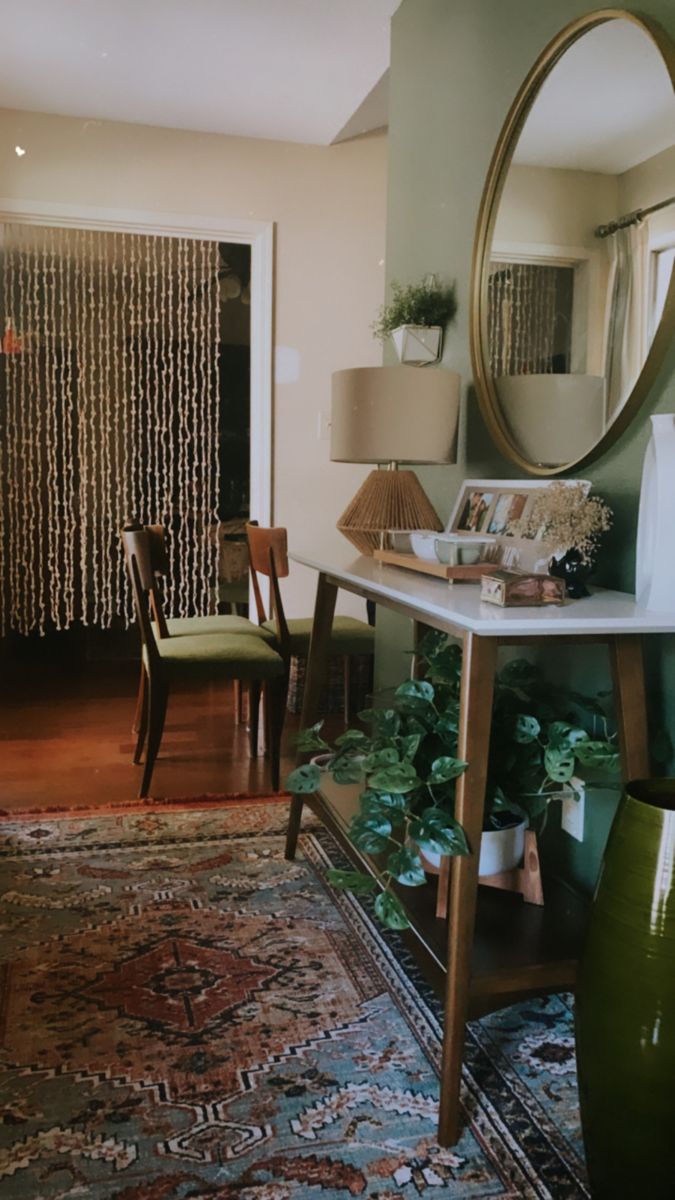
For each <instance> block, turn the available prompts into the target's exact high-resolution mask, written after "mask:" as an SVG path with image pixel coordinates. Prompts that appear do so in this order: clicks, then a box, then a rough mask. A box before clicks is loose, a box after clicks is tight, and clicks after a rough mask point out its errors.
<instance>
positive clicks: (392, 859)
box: [286, 630, 618, 929]
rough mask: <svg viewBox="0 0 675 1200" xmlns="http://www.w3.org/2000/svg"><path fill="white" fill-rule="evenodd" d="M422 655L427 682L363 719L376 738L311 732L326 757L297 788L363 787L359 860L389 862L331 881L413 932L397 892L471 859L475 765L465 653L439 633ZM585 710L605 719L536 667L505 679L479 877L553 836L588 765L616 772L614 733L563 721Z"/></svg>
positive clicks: (354, 831)
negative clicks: (466, 777) (468, 795)
mask: <svg viewBox="0 0 675 1200" xmlns="http://www.w3.org/2000/svg"><path fill="white" fill-rule="evenodd" d="M420 652H421V658H422V661H423V665H424V667H425V671H426V674H425V678H424V679H415V680H406V682H405V683H402V684H401V685H400V686H399V687H398V688H397V689H396V691H395V693H394V696H393V699H392V701H391V704H390V705H389V706H388V707H386V708H375V709H369V710H367V711H366V712H364V713H361V714H360V718H361V719H362V720H363V722H364V725H366V726H367V728H368V732H366V730H365V729H364V730H362V729H348V730H347V731H346V732H345V733H343V734H341V735H340V736H339V737H338V738H337V739H336V741H335V745H334V746H333V747H331V746H330V745H329V744H328V743H327V742H326V741H325V740H324V738H323V737H322V735H321V722H319V723H318V724H317V725H315V726H313V727H312V728H311V729H309V730H305V731H303V733H301V734H300V737H299V749H300V750H302V751H304V752H307V753H312V752H314V753H315V754H317V756H318V757H317V758H315V759H314V760H313V761H312V762H310V763H306V764H304V765H303V766H301V767H298V768H296V770H295V771H293V772H292V773H291V774H290V775H289V777H288V779H287V781H286V787H287V788H288V790H289V791H290V792H293V793H295V794H309V793H312V792H315V791H317V790H318V788H319V787H320V786H321V785H322V777H323V776H324V775H325V774H327V775H329V776H330V777H331V781H332V783H335V784H336V785H338V786H340V787H343V786H345V785H349V786H351V787H352V788H353V789H354V800H355V804H356V805H357V811H356V813H355V815H354V816H353V817H352V819H351V821H350V825H349V835H350V837H351V839H352V840H353V842H354V845H355V846H356V847H357V848H358V849H359V850H362V851H363V852H364V853H366V854H369V855H377V856H379V861H380V865H381V872H380V879H379V880H376V879H374V878H372V877H371V876H370V875H368V874H366V873H364V872H360V871H331V872H330V875H329V878H330V880H331V882H332V883H334V884H335V885H337V886H340V887H345V888H348V889H351V890H353V891H357V892H376V891H377V892H378V895H377V897H376V899H375V911H376V914H377V915H378V916H379V918H380V919H381V920H382V921H383V922H384V924H386V925H388V926H390V927H391V928H394V929H402V928H405V927H406V926H407V925H408V918H407V916H406V913H405V909H404V907H403V905H402V904H401V901H400V899H399V897H398V895H397V894H396V891H395V890H394V885H395V884H397V883H398V884H400V885H403V886H404V887H418V886H420V885H422V884H423V883H425V882H426V874H425V862H426V864H427V867H428V868H429V867H431V868H432V869H433V867H435V866H436V867H437V865H438V864H439V862H440V858H441V856H443V855H459V854H466V853H468V849H469V847H468V844H467V840H466V836H465V833H464V830H463V829H462V827H461V825H460V824H459V822H458V821H457V820H456V818H455V815H454V802H455V786H456V780H457V779H458V777H459V776H460V775H461V774H462V773H463V771H465V770H466V767H467V764H466V763H465V762H463V761H462V760H460V759H459V758H458V757H457V735H458V723H459V690H460V677H461V668H462V661H461V650H460V648H459V647H458V646H456V645H455V644H453V643H450V642H448V640H447V638H446V636H445V635H444V634H442V633H439V632H437V631H435V630H430V631H429V632H428V633H427V634H426V635H425V637H424V638H423V639H422V643H421V647H420ZM574 706H576V707H577V708H579V709H583V710H584V712H586V713H587V714H588V715H590V717H591V718H592V720H593V721H600V720H602V721H604V717H602V718H601V716H600V714H601V711H602V710H601V709H600V706H599V705H598V704H597V703H596V702H595V701H593V700H587V699H586V698H584V697H581V696H577V695H576V694H573V693H566V692H562V691H559V692H556V690H555V689H551V687H550V685H548V684H546V683H544V681H543V680H542V679H541V677H540V676H539V674H538V672H537V670H536V668H534V667H533V666H532V664H530V663H529V662H525V661H524V660H518V661H517V662H514V663H511V664H509V665H508V666H507V667H506V668H505V669H504V670H503V671H502V672H501V673H500V676H499V677H498V679H497V682H496V698H495V706H494V717H493V728H492V739H491V750H490V763H489V770H488V787H487V790H486V812H485V826H484V828H485V833H484V835H483V839H482V842H483V843H484V847H483V845H482V846H481V858H480V862H479V876H480V875H484V876H489V875H492V874H494V873H496V872H497V871H499V870H509V869H510V868H511V867H513V866H515V865H517V861H518V857H519V856H521V855H522V845H523V841H522V835H523V833H524V830H525V828H526V827H527V825H528V824H533V825H538V826H539V827H540V828H541V827H543V823H544V821H545V816H546V811H547V807H548V803H549V801H550V800H551V799H552V798H553V796H554V795H556V794H559V793H560V791H561V789H562V788H563V787H564V786H569V785H570V781H572V780H573V778H574V777H575V770H577V769H578V766H579V764H582V765H593V766H601V767H603V768H604V769H605V770H610V771H611V770H615V769H616V765H617V761H618V754H617V751H616V745H615V737H614V735H612V734H610V733H609V732H608V730H607V727H606V724H604V725H603V726H602V729H601V730H600V731H599V736H595V733H596V732H598V731H596V730H595V729H593V728H591V731H590V732H589V731H587V730H586V729H584V728H582V727H581V726H580V725H578V724H574V725H573V724H572V723H570V722H568V721H565V720H562V719H560V713H561V712H563V713H564V712H566V711H567V709H568V708H570V707H574ZM535 714H538V715H535ZM572 786H573V785H572ZM514 830H516V833H515V834H514ZM502 842H503V843H504V844H505V847H506V848H505V850H504V849H502V848H501V847H500V845H499V844H500V843H502ZM495 843H496V844H497V848H496V849H495ZM509 852H510V853H509ZM495 854H496V855H497V857H496V858H495ZM514 855H515V861H514Z"/></svg>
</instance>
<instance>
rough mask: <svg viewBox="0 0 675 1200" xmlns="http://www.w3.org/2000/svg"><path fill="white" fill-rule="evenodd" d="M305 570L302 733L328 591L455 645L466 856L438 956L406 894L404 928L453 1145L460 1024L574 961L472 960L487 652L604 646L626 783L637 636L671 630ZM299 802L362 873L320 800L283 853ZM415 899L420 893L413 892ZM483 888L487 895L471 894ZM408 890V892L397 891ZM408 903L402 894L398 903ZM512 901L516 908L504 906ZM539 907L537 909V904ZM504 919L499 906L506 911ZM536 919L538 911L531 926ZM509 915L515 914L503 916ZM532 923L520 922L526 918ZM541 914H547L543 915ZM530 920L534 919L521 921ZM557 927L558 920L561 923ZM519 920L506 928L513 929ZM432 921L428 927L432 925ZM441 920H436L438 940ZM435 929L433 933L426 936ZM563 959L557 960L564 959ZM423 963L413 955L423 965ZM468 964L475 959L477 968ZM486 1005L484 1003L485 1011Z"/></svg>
mask: <svg viewBox="0 0 675 1200" xmlns="http://www.w3.org/2000/svg"><path fill="white" fill-rule="evenodd" d="M291 558H292V559H293V560H294V561H296V562H298V563H301V564H302V565H303V566H305V567H310V568H313V569H314V570H316V571H318V574H319V579H318V587H317V595H316V607H315V612H314V625H313V631H312V639H311V645H310V651H309V660H308V664H307V677H306V682H305V695H304V705H303V712H302V726H303V728H306V727H307V726H309V725H312V724H313V723H314V721H315V720H316V718H317V713H318V699H319V692H320V688H321V684H322V681H323V680H324V679H325V677H326V671H327V664H328V644H329V637H330V630H331V625H332V621H333V614H334V611H335V601H336V596H337V591H338V588H343V589H346V590H347V591H349V592H353V593H355V594H356V595H358V596H362V597H364V598H365V599H366V600H370V601H373V602H374V603H375V604H379V605H384V606H385V607H387V608H390V609H393V610H394V611H396V612H399V613H401V614H403V615H404V616H406V617H409V618H411V619H412V620H413V621H415V622H419V623H421V624H424V625H427V626H431V627H432V628H434V629H439V630H442V631H443V632H444V633H448V634H450V635H451V636H453V637H455V638H458V639H459V640H460V641H461V643H462V648H463V660H462V680H461V706H460V722H459V745H458V756H459V757H460V758H462V759H465V760H466V761H467V762H468V764H469V766H468V768H467V770H466V772H465V773H464V774H463V775H461V776H460V777H459V779H458V780H457V792H456V806H455V812H456V817H457V819H458V820H459V821H460V822H461V824H462V825H463V827H464V829H465V831H466V834H467V837H468V841H469V845H470V846H471V849H472V853H471V854H469V855H466V856H462V857H459V858H457V859H454V860H453V862H452V869H451V871H450V880H449V886H450V891H449V913H448V920H447V936H446V937H445V948H444V952H443V951H441V952H440V953H439V952H438V945H439V940H438V936H436V939H435V941H434V937H433V936H432V937H430V938H429V937H427V936H426V935H425V929H428V927H429V923H430V922H429V917H428V914H427V916H426V917H424V916H422V917H420V918H419V919H418V918H417V916H416V914H415V912H414V909H415V906H416V905H418V906H419V903H420V902H419V900H418V898H417V897H412V896H411V904H410V906H409V907H410V908H411V909H412V910H413V911H412V912H411V921H412V926H413V931H414V934H415V936H417V937H418V938H419V939H420V941H421V942H423V943H425V950H426V952H428V960H429V963H430V966H431V975H432V977H433V974H434V971H435V972H436V975H437V976H440V977H441V979H442V981H443V984H444V991H445V1001H444V1003H445V1024H444V1032H443V1057H442V1068H441V1093H440V1112H439V1142H440V1144H441V1145H443V1146H452V1145H454V1144H455V1143H456V1141H457V1140H458V1138H459V1136H460V1133H461V1108H460V1081H461V1069H462V1057H463V1052H464V1026H465V1022H466V1020H467V1017H468V1016H469V1015H470V1009H469V1006H470V1003H472V1004H473V1008H474V1011H481V1004H482V1005H483V1008H482V1011H485V1009H486V1007H489V1005H490V1004H491V1006H492V1007H499V1006H501V1005H506V1004H509V1003H511V1002H513V1000H514V999H515V998H516V997H522V996H523V994H526V993H528V992H530V993H532V992H535V991H545V990H553V989H558V990H560V989H562V988H564V987H569V986H572V985H573V982H574V969H575V961H574V959H575V954H574V952H572V953H570V952H569V946H568V945H565V937H564V931H563V936H562V939H561V941H562V943H563V955H562V956H560V955H558V956H556V954H555V953H554V952H552V950H551V947H550V944H549V945H548V949H547V950H546V951H545V952H544V951H543V950H541V947H542V945H543V944H544V943H546V942H547V941H548V942H549V943H550V937H549V935H548V934H545V935H538V936H537V937H536V938H534V942H533V945H534V950H535V952H534V954H533V955H532V957H531V958H529V959H527V960H525V959H524V955H523V951H522V947H523V946H526V945H528V944H529V943H528V936H529V935H527V933H525V934H524V935H523V939H524V940H523V942H522V943H521V945H520V946H519V947H518V952H517V953H516V955H515V958H514V960H513V961H512V962H510V963H509V964H508V965H507V966H504V964H503V954H502V961H501V966H500V967H499V968H498V969H496V968H495V967H494V965H491V964H490V962H489V961H488V958H489V956H486V952H485V949H484V947H483V948H482V949H481V950H480V951H479V953H478V955H477V953H476V947H475V945H474V932H475V927H476V909H477V892H478V884H477V879H478V869H477V868H478V857H479V853H480V842H481V830H482V824H483V803H484V797H485V783H486V768H487V759H488V749H489V740H490V724H491V715H492V699H493V688H494V676H495V669H496V661H497V651H498V649H499V647H500V646H503V645H522V644H527V643H533V642H539V641H540V639H541V638H550V637H553V638H555V639H556V640H557V641H560V640H562V639H565V640H568V641H572V642H588V641H595V642H603V643H606V644H607V645H608V647H609V652H610V660H611V667H612V676H613V681H614V692H615V705H616V709H615V711H616V719H617V725H618V733H619V744H620V749H621V758H622V766H623V772H624V778H625V779H635V778H640V777H645V776H646V775H648V774H649V756H648V750H647V722H646V710H645V685H644V671H643V661H642V635H643V634H647V633H672V632H673V631H675V612H673V613H650V612H647V611H646V610H644V609H641V608H640V607H639V606H638V605H637V604H636V603H635V600H634V597H632V596H630V595H628V594H626V593H624V592H613V591H597V592H596V593H595V594H594V595H592V596H591V597H589V598H587V599H584V600H576V601H572V602H569V603H568V604H566V605H564V606H561V607H548V608H505V609H504V608H499V607H497V606H493V605H489V604H485V603H481V601H480V599H479V586H478V585H477V584H465V583H462V584H454V585H452V586H449V585H448V584H447V583H445V582H444V581H441V580H437V579H431V578H429V577H426V576H422V575H419V576H418V575H414V574H412V573H411V572H410V571H404V570H402V569H400V568H397V567H392V566H387V565H384V564H382V563H378V562H375V561H374V560H373V559H372V558H365V557H359V558H356V559H355V558H354V556H353V550H351V549H350V547H348V546H346V545H344V548H343V546H335V548H333V547H331V549H330V551H328V552H326V551H318V552H317V553H312V552H309V553H300V552H295V553H293V554H291ZM303 800H306V801H307V803H309V804H310V806H311V807H312V809H313V810H314V811H315V812H316V814H317V815H318V816H319V818H320V819H321V820H323V821H324V822H325V824H326V825H327V826H328V827H329V828H331V830H332V831H333V832H334V833H336V834H337V836H338V837H339V840H340V842H341V844H342V845H343V847H344V848H345V849H347V850H348V852H349V853H350V855H351V857H352V858H354V859H355V860H356V861H358V862H359V865H361V867H362V868H363V867H365V868H368V867H370V868H371V869H372V863H369V862H368V859H367V856H363V855H361V853H360V852H359V851H357V850H355V847H354V846H353V845H352V844H351V843H350V842H349V839H348V837H347V824H348V816H349V814H346V813H344V812H343V813H340V811H339V806H336V805H335V803H331V802H330V801H329V800H327V799H326V798H325V797H322V796H321V795H317V796H314V797H294V798H293V801H292V803H291V816H290V822H289V829H288V840H287V847H286V853H287V857H289V858H292V857H293V856H294V854H295V847H296V842H297V836H298V830H299V826H300V820H301V817H302V807H303ZM419 890H420V891H423V890H424V889H419ZM481 890H482V891H486V892H487V891H488V890H489V889H481ZM404 891H405V892H408V893H412V892H413V891H414V892H417V891H418V889H404ZM406 899H407V896H406ZM509 900H510V901H511V903H512V904H513V903H514V901H513V898H512V897H507V896H506V895H505V894H504V893H500V894H499V895H498V896H497V894H496V893H493V895H492V896H491V897H490V899H489V901H488V904H489V906H490V916H489V918H488V920H489V923H490V924H491V926H492V932H493V933H494V931H495V930H497V931H498V936H501V937H502V938H504V937H506V938H507V939H508V936H509V928H510V922H509V921H508V920H507V921H506V922H504V921H501V922H500V919H499V916H498V908H499V907H500V906H501V907H502V908H504V907H507V906H508V902H509ZM515 904H521V909H522V907H527V906H522V902H520V901H519V900H515ZM547 909H548V904H547ZM507 911H508V908H507ZM544 911H545V910H537V918H538V919H539V920H542V919H543V918H542V917H541V914H542V913H543V912H544ZM510 912H511V913H512V914H513V913H514V912H515V910H514V909H513V908H511V910H510ZM530 915H531V914H530ZM549 916H550V914H549ZM532 919H533V920H534V918H532ZM563 920H564V917H563ZM517 923H518V918H516V920H515V921H514V926H515V925H517ZM431 924H433V918H432V921H431ZM445 924H446V923H445V922H437V925H440V926H441V927H442V928H443V930H444V931H445ZM505 926H506V928H505ZM437 932H438V931H437ZM565 951H566V953H565ZM423 957H424V956H423ZM477 960H478V961H477ZM488 997H489V998H490V1001H489V1004H488V1003H486V1001H487V998H488Z"/></svg>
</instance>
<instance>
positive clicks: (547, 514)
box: [509, 483, 612, 563]
mask: <svg viewBox="0 0 675 1200" xmlns="http://www.w3.org/2000/svg"><path fill="white" fill-rule="evenodd" d="M611 524H612V510H611V509H610V508H609V506H608V505H607V504H605V501H604V500H601V499H600V497H599V496H589V495H588V494H587V492H586V488H585V485H584V484H583V483H574V484H564V483H552V484H549V486H548V487H545V488H542V490H541V492H539V494H538V495H537V496H536V497H535V499H534V502H533V504H532V507H531V508H530V510H529V512H526V513H525V515H524V516H523V517H521V518H520V520H518V521H514V522H513V524H512V525H511V526H510V527H509V532H510V533H512V534H513V535H514V536H515V537H529V538H537V539H538V540H539V541H543V542H547V543H548V544H549V545H550V546H555V547H556V549H558V550H570V549H572V548H574V549H575V550H578V552H579V555H580V557H581V560H582V562H585V563H591V562H592V560H593V556H594V554H595V551H596V549H597V546H598V542H599V541H600V535H601V534H602V533H605V532H606V531H607V530H608V529H609V528H610V526H611Z"/></svg>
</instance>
